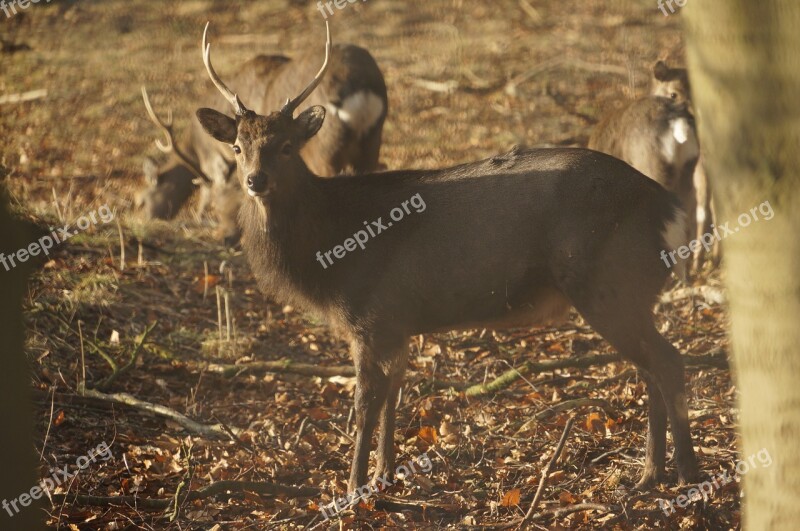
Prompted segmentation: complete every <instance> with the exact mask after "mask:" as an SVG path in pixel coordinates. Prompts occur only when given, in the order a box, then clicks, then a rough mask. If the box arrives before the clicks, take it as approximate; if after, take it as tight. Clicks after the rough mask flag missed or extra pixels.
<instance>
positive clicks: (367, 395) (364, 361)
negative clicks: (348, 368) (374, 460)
mask: <svg viewBox="0 0 800 531" xmlns="http://www.w3.org/2000/svg"><path fill="white" fill-rule="evenodd" d="M353 351H354V358H355V366H356V393H355V410H356V411H355V413H356V415H355V416H356V445H355V453H354V455H353V463H352V466H351V467H350V481H349V482H348V484H347V489H348V492H354V491H356V489H358V487H361V486H363V485H366V483H367V472H368V471H369V451H370V446H371V444H372V433H373V431H375V426H376V425H377V424H378V416H379V414H380V412H381V410H382V409H383V407H384V405H385V403H386V399H387V397H388V394H389V384H390V379H389V377H388V376H387V375H386V374H385V373H384V372H383V371H382V370H381V367H380V365H379V364H378V363H377V360H376V359H375V355H374V353H373V352H372V349H370V348H367V347H362V346H358V347H354V348H353Z"/></svg>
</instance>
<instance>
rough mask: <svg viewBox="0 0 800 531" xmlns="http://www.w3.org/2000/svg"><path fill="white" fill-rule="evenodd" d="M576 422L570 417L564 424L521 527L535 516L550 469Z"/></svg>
mask: <svg viewBox="0 0 800 531" xmlns="http://www.w3.org/2000/svg"><path fill="white" fill-rule="evenodd" d="M574 422H575V417H570V418H569V419H568V420H567V423H566V425H564V431H563V432H562V433H561V439H560V440H559V441H558V446H556V449H555V451H554V452H553V457H551V458H550V461H548V462H547V466H546V467H544V470H542V478H541V479H540V480H539V487H538V488H537V489H536V494H534V496H533V501H532V502H531V506H530V508H529V509H528V512H527V513H525V517H524V518H523V519H522V522H520V524H519V526H520V528H524V526H525V525H526V524H527V523H529V522H530V521H531V518H533V513H534V511H535V510H536V506H537V505H539V500H540V499H541V497H542V492H544V486H545V483H547V477H548V476H549V475H550V471H551V470H552V469H553V466H554V465H555V464H556V461H558V456H560V455H561V451H562V450H563V449H564V445H565V444H566V442H567V437H568V436H569V432H570V430H571V429H572V424H573V423H574Z"/></svg>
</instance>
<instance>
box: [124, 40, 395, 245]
mask: <svg viewBox="0 0 800 531" xmlns="http://www.w3.org/2000/svg"><path fill="white" fill-rule="evenodd" d="M313 61H314V58H313V56H312V55H310V54H307V55H303V56H300V57H298V58H297V59H295V60H290V59H288V58H286V57H282V56H265V55H259V56H257V57H255V58H253V59H251V60H250V61H248V62H247V63H245V64H244V65H243V66H242V67H241V68H240V69H239V71H238V73H237V74H236V76H235V79H236V83H237V86H238V87H240V90H241V91H242V93H241V94H242V97H244V98H246V99H247V100H248V101H251V102H253V105H254V108H255V109H256V110H263V111H262V112H266V110H267V109H272V108H275V107H277V106H278V105H280V104H281V103H283V101H282V100H281V98H283V95H284V94H290V93H294V92H297V91H298V90H300V89H301V88H302V87H301V86H300V80H302V79H304V78H306V77H308V76H310V75H311V74H312V73H313V72H314V66H313ZM330 62H331V74H332V75H331V76H329V77H328V78H327V81H326V82H325V83H323V84H322V85H321V86H320V87H319V90H318V91H316V93H315V94H314V95H313V97H312V98H310V100H309V102H308V105H324V106H325V107H326V108H327V109H328V110H329V111H330V117H329V119H328V120H327V121H326V123H325V127H323V128H322V130H321V131H320V132H319V135H317V136H316V137H315V138H314V139H313V140H312V141H310V142H309V143H308V144H307V145H306V146H305V147H304V149H303V151H302V153H301V156H302V157H303V159H304V160H305V161H306V164H308V166H309V167H310V168H312V169H313V170H314V171H315V172H316V173H318V174H319V175H324V176H335V175H338V174H340V173H342V172H349V173H367V172H371V171H375V170H377V169H378V157H379V154H380V148H381V137H382V131H383V123H384V121H385V119H386V113H387V110H388V99H387V93H386V84H385V82H384V79H383V74H382V73H381V71H380V69H379V68H378V65H377V63H376V62H375V60H374V59H373V58H372V56H371V55H370V54H369V52H368V51H366V50H365V49H363V48H360V47H358V46H355V45H352V44H343V45H338V46H335V47H334V48H333V49H332V50H331V61H330ZM212 90H213V92H210V93H209V94H208V95H206V97H205V99H204V102H205V103H206V104H210V105H211V106H212V107H214V108H216V109H218V110H223V109H224V105H227V103H226V102H225V101H224V100H221V99H220V98H219V93H218V92H217V91H216V89H212ZM143 96H144V99H145V107H146V109H147V113H148V116H149V117H150V119H151V120H152V121H153V122H154V123H155V124H156V125H157V126H158V127H159V129H160V130H161V131H162V132H163V133H164V135H165V137H166V139H167V140H166V142H165V143H160V142H157V144H158V147H159V149H160V150H161V151H164V152H167V153H172V154H173V156H172V158H171V160H170V161H169V162H167V164H166V165H164V166H163V167H162V168H161V169H157V168H156V166H155V163H154V161H152V159H146V160H145V164H144V173H145V178H146V182H147V189H146V190H145V192H144V193H142V194H140V198H139V200H138V202H139V204H140V205H142V206H144V207H145V213H146V215H148V216H149V217H151V218H158V219H171V218H172V217H174V216H175V215H176V214H177V213H178V211H179V210H180V208H181V207H182V206H183V205H184V204H185V203H186V201H188V199H189V198H190V197H191V195H192V194H193V193H194V191H195V190H196V189H197V187H198V184H204V185H208V186H203V187H202V197H201V200H200V207H199V210H200V211H202V210H203V209H204V208H205V207H206V205H208V204H211V205H212V206H213V207H214V209H215V210H216V213H217V218H218V220H219V223H220V232H221V233H222V236H223V237H224V239H225V242H226V244H228V245H231V244H233V243H235V242H236V241H238V239H239V228H238V223H237V221H236V217H237V214H238V211H239V205H240V203H241V194H240V188H239V185H238V183H237V182H236V179H235V178H234V179H231V176H232V174H233V173H234V168H235V162H234V158H233V156H232V154H231V153H230V150H228V149H225V148H224V146H220V144H219V143H218V142H215V141H214V140H213V139H211V138H210V137H209V136H208V135H206V134H205V132H204V131H203V129H202V128H201V127H200V124H199V123H198V122H197V120H194V119H193V120H192V125H191V129H190V131H189V132H188V135H186V137H185V138H184V139H183V141H182V142H176V141H175V139H174V135H173V132H172V128H171V125H172V124H171V113H170V115H169V118H168V119H167V122H168V123H165V122H163V121H162V120H160V119H159V118H158V117H157V116H156V114H155V112H154V111H153V109H152V106H151V104H150V102H149V100H148V99H147V93H146V92H145V91H144V89H143Z"/></svg>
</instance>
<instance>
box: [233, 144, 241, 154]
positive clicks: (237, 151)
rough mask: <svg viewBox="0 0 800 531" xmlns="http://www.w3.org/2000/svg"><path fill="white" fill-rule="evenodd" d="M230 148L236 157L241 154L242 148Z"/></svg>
mask: <svg viewBox="0 0 800 531" xmlns="http://www.w3.org/2000/svg"><path fill="white" fill-rule="evenodd" d="M232 147H233V152H234V153H236V154H237V155H239V154H241V153H242V148H240V147H239V146H237V145H236V144H234V145H233V146H232Z"/></svg>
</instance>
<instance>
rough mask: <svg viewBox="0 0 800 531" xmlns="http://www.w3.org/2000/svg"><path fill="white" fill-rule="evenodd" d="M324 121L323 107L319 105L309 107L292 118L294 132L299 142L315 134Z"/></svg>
mask: <svg viewBox="0 0 800 531" xmlns="http://www.w3.org/2000/svg"><path fill="white" fill-rule="evenodd" d="M324 121H325V107H323V106H321V105H314V106H313V107H309V108H308V109H306V110H305V111H303V112H301V113H300V114H299V115H298V116H297V118H295V119H294V130H295V134H296V135H297V136H298V137H299V139H300V141H301V142H306V141H307V140H309V139H310V138H311V137H312V136H314V135H316V134H317V132H318V131H319V128H320V127H322V123H323V122H324Z"/></svg>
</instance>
